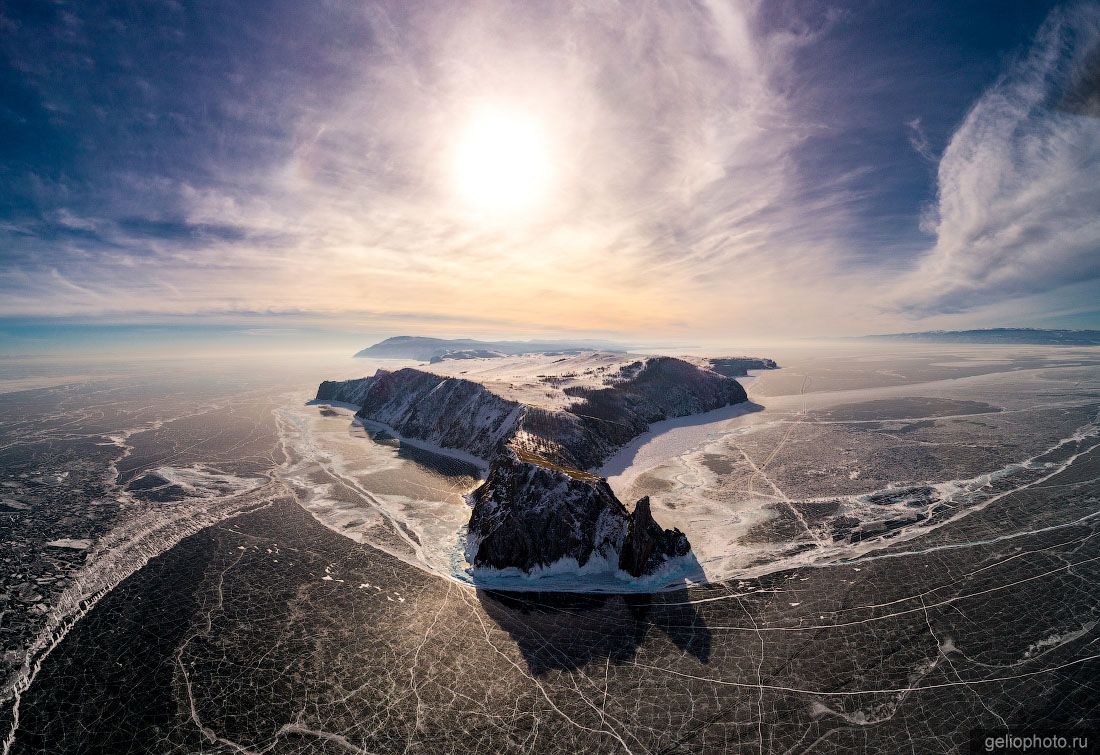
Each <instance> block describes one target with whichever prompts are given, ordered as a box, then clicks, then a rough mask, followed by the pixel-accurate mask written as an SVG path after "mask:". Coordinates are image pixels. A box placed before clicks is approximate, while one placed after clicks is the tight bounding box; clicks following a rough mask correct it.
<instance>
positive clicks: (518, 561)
mask: <svg viewBox="0 0 1100 755" xmlns="http://www.w3.org/2000/svg"><path fill="white" fill-rule="evenodd" d="M564 391H565V393H566V394H567V395H568V396H569V397H570V399H571V401H570V402H569V403H568V404H567V406H566V408H563V409H551V408H546V407H540V406H535V405H531V404H527V403H524V402H521V401H515V400H509V399H507V398H504V397H502V396H500V395H498V394H497V393H495V392H493V391H492V390H489V389H488V388H487V387H486V386H485V385H482V384H481V383H479V382H476V381H475V380H470V379H466V378H462V377H457V376H455V377H452V376H446V375H439V374H435V373H432V372H427V371H423V370H419V369H414V368H405V369H399V370H395V371H387V370H378V372H377V373H376V374H375V375H374V376H373V377H368V378H361V379H358V380H347V381H340V382H333V381H326V382H323V383H321V385H320V387H319V388H318V390H317V399H318V400H319V401H338V402H343V403H350V404H354V405H357V406H359V407H360V408H359V410H358V412H357V414H356V416H358V417H360V418H362V419H365V420H369V421H372V422H377V423H382V424H384V425H387V426H389V427H391V428H392V429H394V430H396V431H397V432H399V433H400V434H401V435H402V436H404V437H406V438H410V439H416V440H419V441H422V442H425V443H429V444H432V445H435V446H439V447H442V448H449V449H454V450H457V451H461V452H464V453H466V454H470V455H473V456H476V457H479V458H481V459H484V460H486V461H487V463H488V467H489V471H488V475H487V477H486V479H485V482H484V483H482V484H481V485H480V486H479V487H478V488H477V489H476V490H474V491H473V493H471V494H470V496H469V498H470V502H471V503H472V505H473V512H472V515H471V517H470V524H469V528H468V534H467V543H466V556H467V560H468V561H469V562H470V563H471V564H473V565H474V566H475V567H482V568H493V569H509V568H515V569H519V570H522V571H525V572H530V571H532V570H536V569H539V568H547V567H552V566H554V565H556V564H560V563H562V562H565V561H567V560H569V559H572V560H573V561H575V562H576V565H577V568H578V569H580V570H582V571H583V570H586V569H588V570H593V569H597V568H600V567H602V568H604V569H618V570H621V571H623V572H626V573H628V574H630V575H633V576H635V577H637V576H642V575H646V574H652V573H654V572H655V571H657V570H659V569H660V568H661V567H662V566H663V565H664V564H665V563H667V562H668V561H670V560H672V559H675V558H677V557H681V556H686V555H687V554H688V553H689V552H690V545H689V543H688V540H687V538H686V536H685V535H684V534H683V533H682V532H680V531H679V530H666V529H663V528H662V527H661V526H660V525H659V524H657V523H656V522H655V521H654V520H653V517H652V514H651V513H650V507H649V500H648V499H645V498H643V499H642V500H641V501H639V502H638V503H637V504H636V505H635V506H634V509H633V511H628V510H627V508H626V507H625V506H624V505H623V504H622V502H620V501H619V500H618V498H616V497H615V494H614V493H613V492H612V490H611V488H610V487H609V486H608V484H607V481H606V480H604V479H602V478H600V477H598V476H596V475H594V474H591V473H590V472H587V471H584V470H586V469H593V468H597V467H599V466H600V465H601V464H602V463H603V461H604V460H605V459H606V458H607V457H608V456H610V455H611V454H612V453H614V452H615V451H616V450H617V449H618V448H620V447H621V446H622V445H624V444H625V443H627V442H628V441H629V440H631V439H632V438H634V437H635V436H637V435H640V434H641V433H643V432H645V430H646V429H647V428H648V427H649V425H650V424H652V423H653V422H657V421H660V420H664V419H670V418H673V417H682V416H687V415H691V414H698V413H702V412H707V411H711V410H714V409H718V408H721V407H724V406H728V405H730V404H736V403H740V402H743V401H746V400H747V396H746V394H745V390H744V388H742V387H741V385H740V384H739V383H738V382H737V381H736V380H734V379H732V378H730V377H727V376H725V375H722V374H719V373H718V372H717V371H715V370H713V369H710V368H708V367H706V366H702V365H698V364H692V363H690V362H686V361H684V360H681V359H676V358H673V357H649V358H645V359H640V360H636V361H633V362H629V363H624V364H623V365H622V366H621V367H620V368H619V369H618V370H617V371H616V372H615V373H613V374H609V375H606V376H604V377H603V379H602V380H601V382H599V383H598V384H595V385H585V386H579V385H574V386H570V387H568V388H565V389H564Z"/></svg>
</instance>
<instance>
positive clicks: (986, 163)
mask: <svg viewBox="0 0 1100 755" xmlns="http://www.w3.org/2000/svg"><path fill="white" fill-rule="evenodd" d="M1098 45H1100V8H1098V7H1097V6H1095V5H1081V6H1077V7H1075V8H1073V9H1062V10H1057V11H1055V12H1054V13H1053V14H1052V15H1051V16H1050V17H1049V18H1048V19H1047V21H1046V22H1045V23H1044V24H1043V26H1042V28H1041V29H1040V31H1039V33H1038V35H1037V37H1036V40H1035V43H1034V45H1033V47H1032V49H1031V51H1030V52H1029V53H1028V54H1027V55H1026V56H1025V57H1023V58H1021V59H1020V60H1019V61H1017V62H1016V63H1014V64H1013V65H1012V66H1011V67H1010V69H1009V70H1008V71H1007V72H1006V73H1005V74H1004V76H1003V77H1002V78H1001V79H1000V80H999V81H998V82H997V84H996V85H995V86H993V87H992V88H991V89H990V90H989V91H987V92H986V93H985V94H984V95H983V96H982V97H981V98H980V99H979V100H978V101H977V103H976V104H975V105H974V107H973V108H972V109H971V111H970V112H969V113H968V114H967V116H966V118H965V119H964V120H963V123H962V125H961V126H960V127H959V128H958V130H957V131H956V132H955V134H954V135H953V137H952V138H951V141H950V143H949V144H948V146H947V149H946V150H945V152H944V155H943V158H942V159H941V160H940V163H939V172H938V184H939V192H938V198H937V202H936V205H935V207H934V215H933V218H932V222H931V226H932V227H933V228H934V230H935V233H936V243H935V246H934V248H932V249H931V250H930V252H929V253H928V254H927V255H925V256H924V257H923V258H921V261H920V264H919V266H918V267H917V269H916V270H915V271H914V272H913V273H912V274H910V275H908V276H906V277H904V278H903V279H902V281H901V283H900V285H898V286H897V287H896V288H895V289H893V290H892V291H891V299H892V300H894V301H897V302H901V306H902V307H903V308H905V309H907V310H909V311H911V312H914V313H917V314H929V313H949V312H964V311H967V310H972V309H975V308H978V307H982V306H985V305H989V304H994V303H997V302H1000V301H1004V300H1009V299H1013V298H1016V297H1020V296H1024V295H1028V294H1036V293H1042V292H1047V291H1054V290H1056V289H1058V288H1060V287H1062V286H1066V285H1068V284H1072V283H1079V282H1081V281H1087V280H1095V279H1097V278H1100V118H1098V117H1097V113H1090V112H1086V111H1082V109H1081V108H1079V107H1065V103H1066V102H1067V97H1070V98H1071V99H1072V98H1073V97H1077V99H1080V97H1079V95H1080V92H1078V91H1077V90H1078V89H1080V88H1081V87H1086V88H1087V87H1095V80H1094V78H1095V71H1094V70H1092V69H1093V67H1094V66H1095V65H1096V56H1097V55H1098V49H1100V48H1098ZM1093 96H1095V93H1093ZM1086 100H1087V98H1086Z"/></svg>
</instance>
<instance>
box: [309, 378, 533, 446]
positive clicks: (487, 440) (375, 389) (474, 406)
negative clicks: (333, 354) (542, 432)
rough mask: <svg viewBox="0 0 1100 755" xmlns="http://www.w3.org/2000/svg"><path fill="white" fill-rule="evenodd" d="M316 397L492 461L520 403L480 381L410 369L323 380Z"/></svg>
mask: <svg viewBox="0 0 1100 755" xmlns="http://www.w3.org/2000/svg"><path fill="white" fill-rule="evenodd" d="M317 398H318V399H319V400H324V401H341V402H345V403H350V404H355V405H357V406H359V411H358V412H356V416H357V417H361V418H363V419H367V420H370V421H372V422H380V423H382V424H385V425H388V426H390V427H392V428H393V429H394V430H396V431H398V432H399V433H401V434H402V435H404V436H406V437H409V438H415V439H417V440H422V441H425V442H428V443H431V444H433V445H436V446H440V447H443V448H454V449H457V450H460V451H465V452H466V453H468V454H471V455H473V456H476V457H478V458H481V459H486V460H489V459H492V458H494V457H495V456H496V455H497V454H498V453H500V450H501V448H502V447H503V445H504V443H505V442H506V441H507V440H508V439H509V438H511V437H512V435H513V434H514V433H515V431H516V428H517V427H518V426H519V422H520V420H521V418H522V416H523V413H524V407H523V406H522V405H520V404H518V403H516V402H515V401H508V400H506V399H503V398H501V397H500V396H498V395H496V394H495V393H493V392H492V391H490V390H488V389H487V388H485V386H483V385H481V384H480V383H475V382H473V381H471V380H463V379H461V378H452V377H444V376H441V375H435V374H433V373H430V372H423V371H421V370H415V369H412V368H406V369H403V370H396V371H394V372H390V371H388V370H378V372H377V373H375V375H374V376H373V377H369V378H361V379H359V380H347V381H344V382H340V383H333V382H328V381H326V382H324V383H321V385H320V387H319V388H318V389H317Z"/></svg>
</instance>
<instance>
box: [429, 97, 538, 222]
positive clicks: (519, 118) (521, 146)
mask: <svg viewBox="0 0 1100 755" xmlns="http://www.w3.org/2000/svg"><path fill="white" fill-rule="evenodd" d="M452 158H453V162H452V165H451V169H452V179H453V182H454V189H455V193H456V194H457V196H458V198H459V199H460V200H461V201H462V203H463V204H464V205H466V207H467V208H468V209H471V210H474V211H476V212H479V213H481V214H486V215H493V216H499V217H502V218H503V217H512V218H514V217H515V216H516V215H519V214H523V213H527V212H531V211H534V210H537V209H538V208H539V207H540V205H541V204H542V203H544V201H545V200H546V197H547V193H548V189H549V186H550V181H551V177H552V161H551V158H550V149H549V144H548V141H547V139H546V134H545V132H544V129H543V126H542V124H541V123H540V122H539V120H538V119H537V118H534V117H532V116H530V115H527V114H525V113H522V112H515V111H509V110H507V109H502V108H497V107H487V108H481V109H479V110H477V111H475V112H474V113H472V114H471V116H470V117H469V119H468V120H467V122H466V123H465V124H464V126H463V127H462V128H461V129H460V130H459V132H458V138H457V141H456V144H455V147H454V154H453V156H452Z"/></svg>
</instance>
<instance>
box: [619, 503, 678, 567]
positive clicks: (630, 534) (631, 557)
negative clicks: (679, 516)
mask: <svg viewBox="0 0 1100 755" xmlns="http://www.w3.org/2000/svg"><path fill="white" fill-rule="evenodd" d="M690 550H691V544H690V543H688V539H687V536H686V535H684V533H683V532H680V530H678V529H671V530H666V529H664V528H662V527H661V525H659V524H657V522H655V521H653V514H652V512H651V511H650V509H649V496H646V497H645V498H642V499H641V500H639V501H638V503H637V504H635V506H634V513H633V514H632V515H631V517H630V525H629V527H628V528H627V533H626V538H625V539H624V540H623V547H622V551H621V553H620V555H619V568H620V569H622V570H623V571H625V572H628V573H629V574H632V575H633V576H635V577H640V576H642V575H643V574H650V573H652V572H653V571H654V570H656V568H657V567H658V566H660V565H661V564H663V563H664V562H665V561H667V560H669V559H672V558H676V557H678V556H686V555H687V554H688V552H689V551H690Z"/></svg>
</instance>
